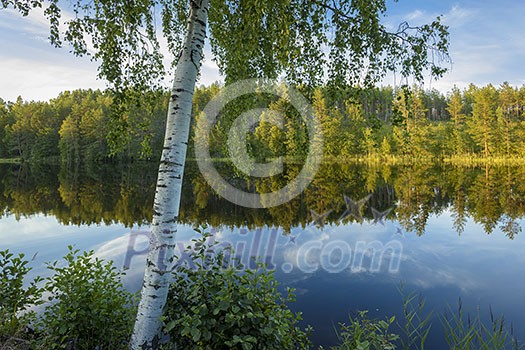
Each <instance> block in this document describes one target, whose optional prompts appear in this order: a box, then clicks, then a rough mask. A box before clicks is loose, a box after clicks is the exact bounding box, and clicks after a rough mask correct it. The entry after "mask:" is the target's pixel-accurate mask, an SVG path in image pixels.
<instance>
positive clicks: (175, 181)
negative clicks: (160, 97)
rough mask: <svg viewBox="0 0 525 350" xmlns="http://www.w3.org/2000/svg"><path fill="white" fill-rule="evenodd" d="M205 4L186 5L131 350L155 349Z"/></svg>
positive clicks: (200, 54)
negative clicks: (182, 43) (186, 11)
mask: <svg viewBox="0 0 525 350" xmlns="http://www.w3.org/2000/svg"><path fill="white" fill-rule="evenodd" d="M208 7H209V0H191V1H190V14H189V19H188V25H187V33H186V37H185V40H184V46H183V48H182V51H181V55H180V57H179V59H178V62H177V67H176V70H175V78H174V82H173V89H172V94H171V98H170V103H169V107H168V116H167V122H166V135H165V139H164V148H163V151H162V157H161V160H160V166H159V172H158V178H157V186H156V191H155V201H154V204H153V221H152V224H151V230H152V232H151V240H150V250H149V253H148V256H147V260H146V271H145V274H144V282H143V285H142V292H141V299H140V304H139V307H138V313H137V319H136V322H135V329H134V331H133V335H132V337H131V342H130V348H131V349H156V348H158V343H159V341H160V331H161V327H162V321H161V316H162V314H163V311H164V306H165V304H166V298H167V295H168V288H169V283H170V281H171V269H172V266H173V263H174V260H175V249H174V248H175V234H176V232H177V222H178V215H179V205H180V198H181V188H182V176H183V173H184V162H185V160H186V149H187V145H188V135H189V128H190V121H191V106H192V98H193V91H194V89H195V83H196V80H197V75H198V72H199V68H200V65H201V61H202V57H203V47H204V40H205V37H206V23H207V21H208Z"/></svg>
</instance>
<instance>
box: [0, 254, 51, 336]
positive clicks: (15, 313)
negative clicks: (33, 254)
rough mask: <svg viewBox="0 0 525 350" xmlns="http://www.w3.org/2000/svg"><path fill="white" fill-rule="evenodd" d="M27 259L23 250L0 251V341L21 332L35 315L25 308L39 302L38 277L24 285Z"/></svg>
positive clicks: (27, 269) (29, 269)
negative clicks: (20, 252) (19, 252)
mask: <svg viewBox="0 0 525 350" xmlns="http://www.w3.org/2000/svg"><path fill="white" fill-rule="evenodd" d="M28 263H29V262H28V261H27V260H26V259H24V254H19V255H18V256H15V255H14V254H13V253H10V252H9V250H1V251H0V345H1V344H2V343H3V342H4V341H8V340H9V338H12V337H16V336H18V335H19V334H21V333H22V332H23V330H24V328H25V327H27V326H28V325H29V323H30V322H31V321H32V320H33V319H34V312H31V311H28V309H29V308H30V307H31V306H35V305H38V304H40V303H41V295H42V289H41V288H39V287H38V286H37V284H38V283H39V282H40V281H41V279H40V278H36V279H35V280H33V281H31V282H30V283H29V285H28V286H27V287H26V288H24V279H25V278H26V276H27V274H28V273H29V271H31V268H30V267H28V266H27V264H28Z"/></svg>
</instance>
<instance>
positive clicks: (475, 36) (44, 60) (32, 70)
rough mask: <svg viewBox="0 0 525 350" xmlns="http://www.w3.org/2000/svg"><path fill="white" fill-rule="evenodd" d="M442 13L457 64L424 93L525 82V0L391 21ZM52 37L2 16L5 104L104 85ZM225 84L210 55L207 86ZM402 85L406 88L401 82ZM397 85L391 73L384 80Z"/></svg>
mask: <svg viewBox="0 0 525 350" xmlns="http://www.w3.org/2000/svg"><path fill="white" fill-rule="evenodd" d="M438 15H443V19H444V22H445V24H447V25H449V26H450V34H451V35H450V40H451V46H450V54H451V58H452V61H453V63H452V66H451V71H450V72H449V73H448V74H447V75H446V76H445V77H444V78H442V79H441V80H439V81H431V80H430V79H429V78H427V79H426V80H425V87H427V88H428V87H432V88H437V89H439V90H441V91H442V92H447V91H449V90H450V89H451V88H452V86H454V85H457V86H458V87H461V88H462V87H466V86H467V85H468V84H469V83H475V84H477V85H484V84H488V83H493V84H496V85H498V84H501V83H502V82H504V81H508V82H510V83H511V84H513V85H517V86H521V85H522V84H524V83H525V20H524V16H525V1H523V0H500V1H497V2H495V1H488V0H481V1H472V0H467V1H450V0H441V1H437V0H427V1H421V0H420V1H416V0H399V1H398V2H394V1H392V0H389V11H388V16H387V17H386V18H385V21H386V23H388V24H391V25H392V26H397V24H399V23H400V22H402V21H404V20H408V21H409V22H410V23H411V24H421V23H425V22H430V21H431V20H432V19H433V18H435V17H436V16H438ZM47 36H48V29H47V24H46V22H45V20H44V19H43V17H42V15H41V13H38V12H35V13H33V14H32V15H30V16H29V17H28V18H22V17H20V16H19V15H18V14H16V13H15V12H13V11H11V10H2V11H0V98H3V99H4V100H11V101H12V100H15V99H16V97H17V96H18V95H21V96H22V97H23V98H24V99H27V100H47V99H50V98H53V97H56V96H57V95H58V93H59V92H61V91H64V90H72V89H77V88H103V87H104V86H105V85H104V82H103V81H99V80H97V78H96V69H97V65H96V63H93V62H90V61H89V60H87V59H85V58H77V57H74V56H72V55H71V54H70V53H69V52H68V49H67V48H62V49H55V48H53V47H52V46H51V45H49V43H48V42H47ZM220 79H221V77H220V75H219V73H218V70H217V68H216V66H215V64H214V63H213V61H212V60H211V54H210V52H209V50H207V52H206V61H205V63H204V66H203V71H202V77H201V81H200V82H201V83H203V84H210V83H211V82H213V81H216V80H220ZM395 81H396V82H397V83H399V77H397V79H396V80H395ZM393 83H394V77H393V76H392V75H389V76H388V77H387V78H386V79H385V81H384V82H383V84H385V85H386V84H393Z"/></svg>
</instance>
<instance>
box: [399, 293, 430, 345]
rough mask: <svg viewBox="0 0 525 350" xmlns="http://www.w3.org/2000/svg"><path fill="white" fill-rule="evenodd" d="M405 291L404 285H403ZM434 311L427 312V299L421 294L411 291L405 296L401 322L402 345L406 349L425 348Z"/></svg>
mask: <svg viewBox="0 0 525 350" xmlns="http://www.w3.org/2000/svg"><path fill="white" fill-rule="evenodd" d="M401 293H403V286H401ZM431 317H432V313H431V312H430V313H426V312H425V299H424V298H423V296H422V295H421V294H417V293H415V292H411V293H409V294H408V295H406V296H404V297H403V320H402V321H401V323H400V324H399V328H400V329H401V331H402V337H401V338H400V340H401V345H402V347H403V349H404V350H412V349H418V350H423V349H424V348H425V342H426V340H427V337H428V335H429V334H430V329H431V326H432V324H431V322H430V318H431Z"/></svg>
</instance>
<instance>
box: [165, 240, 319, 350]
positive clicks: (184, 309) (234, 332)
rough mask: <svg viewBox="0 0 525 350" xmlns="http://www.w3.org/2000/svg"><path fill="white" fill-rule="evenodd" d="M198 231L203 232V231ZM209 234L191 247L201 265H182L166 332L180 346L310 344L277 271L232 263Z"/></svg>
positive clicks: (262, 349) (286, 346)
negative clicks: (210, 240) (279, 285)
mask: <svg viewBox="0 0 525 350" xmlns="http://www.w3.org/2000/svg"><path fill="white" fill-rule="evenodd" d="M198 232H201V231H200V230H198ZM208 237H209V235H208V234H203V235H202V238H200V239H198V240H194V242H195V250H194V251H188V254H190V256H191V257H192V259H193V262H194V263H195V267H196V268H191V267H190V266H185V265H182V264H180V265H178V266H177V268H176V271H175V273H174V282H173V284H172V285H171V288H170V294H169V297H168V304H167V308H166V312H165V327H164V330H165V332H166V333H167V334H168V335H169V336H170V346H174V347H175V348H177V349H225V348H227V349H242V350H249V349H257V350H266V349H279V350H281V349H287V350H292V349H307V348H308V347H309V341H308V338H307V334H306V332H304V331H302V330H301V329H300V328H298V327H297V322H298V321H299V320H300V314H294V313H293V312H292V311H290V310H289V309H288V307H287V306H286V303H288V302H292V301H294V295H293V291H292V290H288V295H287V296H285V297H283V296H282V295H281V293H280V292H279V291H278V290H277V282H276V280H275V278H274V276H273V273H272V272H270V271H268V270H266V269H265V268H264V266H263V265H259V266H258V269H257V270H245V271H241V270H239V269H236V268H234V267H232V266H228V264H227V263H228V259H227V255H225V252H224V251H218V250H214V247H213V246H210V245H209V244H208V243H207V238H208Z"/></svg>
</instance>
